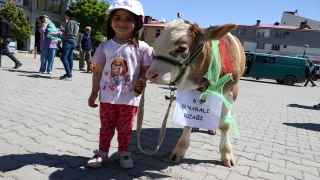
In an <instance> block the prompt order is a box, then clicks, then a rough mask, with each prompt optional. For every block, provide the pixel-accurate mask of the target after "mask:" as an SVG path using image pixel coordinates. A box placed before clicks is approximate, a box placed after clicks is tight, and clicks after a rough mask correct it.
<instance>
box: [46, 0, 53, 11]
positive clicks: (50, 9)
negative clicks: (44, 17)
mask: <svg viewBox="0 0 320 180" xmlns="http://www.w3.org/2000/svg"><path fill="white" fill-rule="evenodd" d="M47 11H52V0H47Z"/></svg>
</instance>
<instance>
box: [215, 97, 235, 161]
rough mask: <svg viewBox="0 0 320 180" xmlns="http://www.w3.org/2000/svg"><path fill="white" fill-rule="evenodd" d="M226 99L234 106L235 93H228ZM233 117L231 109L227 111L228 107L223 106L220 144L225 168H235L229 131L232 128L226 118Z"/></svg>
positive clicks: (220, 123) (220, 122)
mask: <svg viewBox="0 0 320 180" xmlns="http://www.w3.org/2000/svg"><path fill="white" fill-rule="evenodd" d="M224 97H225V98H226V99H227V100H228V101H229V102H230V103H231V104H232V103H233V102H234V100H233V93H232V92H226V93H224ZM224 117H231V108H230V109H227V107H226V106H225V105H224V104H223V105H222V110H221V118H220V121H219V130H220V131H221V142H220V154H221V162H222V164H223V165H224V166H227V167H231V166H235V165H236V163H235V160H234V156H233V154H232V147H231V143H230V140H229V130H230V127H231V123H230V121H228V122H226V121H225V120H226V118H224Z"/></svg>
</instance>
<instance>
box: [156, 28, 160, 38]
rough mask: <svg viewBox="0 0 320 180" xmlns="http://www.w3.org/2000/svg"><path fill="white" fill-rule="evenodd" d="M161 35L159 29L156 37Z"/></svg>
mask: <svg viewBox="0 0 320 180" xmlns="http://www.w3.org/2000/svg"><path fill="white" fill-rule="evenodd" d="M159 35H160V29H157V32H156V37H158V36H159Z"/></svg>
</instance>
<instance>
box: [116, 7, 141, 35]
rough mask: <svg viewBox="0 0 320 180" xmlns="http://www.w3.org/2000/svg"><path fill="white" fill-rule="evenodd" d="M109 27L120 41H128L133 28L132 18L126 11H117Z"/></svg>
mask: <svg viewBox="0 0 320 180" xmlns="http://www.w3.org/2000/svg"><path fill="white" fill-rule="evenodd" d="M111 27H112V28H113V30H114V31H115V33H116V37H117V38H120V39H129V38H131V37H132V33H133V30H134V27H135V20H134V16H133V15H132V14H131V13H130V12H129V11H127V10H124V9H119V10H117V12H116V13H115V15H114V16H113V19H112V22H111Z"/></svg>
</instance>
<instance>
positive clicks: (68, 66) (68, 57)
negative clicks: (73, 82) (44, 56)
mask: <svg viewBox="0 0 320 180" xmlns="http://www.w3.org/2000/svg"><path fill="white" fill-rule="evenodd" d="M75 48H76V40H74V39H68V40H66V41H64V42H63V43H62V48H61V56H60V59H61V61H62V63H63V66H64V69H65V70H66V74H67V75H68V76H70V75H72V67H73V50H74V49H75Z"/></svg>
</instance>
